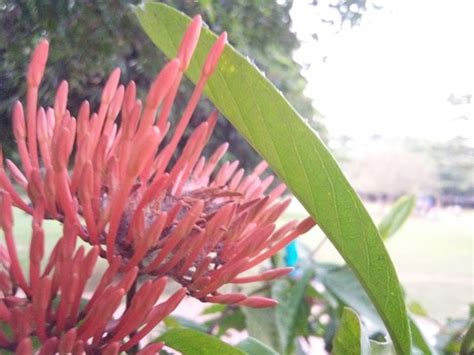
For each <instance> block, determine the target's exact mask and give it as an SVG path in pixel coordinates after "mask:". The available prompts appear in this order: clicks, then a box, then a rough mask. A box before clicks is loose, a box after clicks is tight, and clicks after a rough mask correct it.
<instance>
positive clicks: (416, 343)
mask: <svg viewBox="0 0 474 355" xmlns="http://www.w3.org/2000/svg"><path fill="white" fill-rule="evenodd" d="M410 329H411V337H412V341H413V353H414V354H416V353H419V354H423V355H431V354H434V353H435V350H434V349H433V348H432V347H431V346H430V344H429V343H428V340H426V338H425V336H424V334H423V332H422V331H421V329H420V327H418V324H417V323H416V321H415V319H414V318H413V316H411V315H410Z"/></svg>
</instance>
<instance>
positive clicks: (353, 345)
mask: <svg viewBox="0 0 474 355" xmlns="http://www.w3.org/2000/svg"><path fill="white" fill-rule="evenodd" d="M332 354H333V355H361V354H362V355H365V354H370V345H369V338H368V337H367V335H366V334H365V332H364V327H363V326H362V324H361V322H360V320H359V317H358V316H357V313H356V312H354V311H353V310H351V309H350V308H347V307H346V308H344V310H343V312H342V317H341V325H340V326H339V329H338V330H337V333H336V336H335V337H334V342H333V351H332Z"/></svg>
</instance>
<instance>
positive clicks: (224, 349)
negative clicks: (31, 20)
mask: <svg viewBox="0 0 474 355" xmlns="http://www.w3.org/2000/svg"><path fill="white" fill-rule="evenodd" d="M156 341H164V342H165V343H166V345H167V346H169V347H172V348H173V349H175V350H178V351H180V352H182V353H183V354H186V355H215V354H226V355H245V354H247V353H246V352H244V351H243V350H240V349H237V348H235V347H233V346H231V345H229V344H227V343H224V342H223V341H222V340H220V339H219V338H216V337H214V336H211V335H208V334H205V333H202V332H199V331H197V330H193V329H185V328H176V329H170V330H168V331H167V332H165V333H164V334H162V335H161V336H160V337H158V338H157V339H156Z"/></svg>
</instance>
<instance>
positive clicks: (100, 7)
mask: <svg viewBox="0 0 474 355" xmlns="http://www.w3.org/2000/svg"><path fill="white" fill-rule="evenodd" d="M162 2H164V3H167V4H169V5H171V6H173V7H175V8H177V9H180V10H181V11H183V12H185V13H187V14H188V15H191V16H192V15H195V14H197V13H201V14H203V16H204V20H205V22H206V23H208V24H209V26H210V27H211V29H212V30H214V31H216V32H222V31H224V30H226V31H228V32H230V33H232V36H231V39H230V40H231V43H232V44H233V45H234V46H235V47H236V48H238V49H239V50H240V51H241V52H243V53H244V54H246V55H248V56H249V58H252V59H251V60H255V62H256V63H257V64H258V66H259V67H260V68H261V69H262V70H264V71H265V72H266V74H267V76H268V77H269V78H270V79H271V80H272V81H273V82H274V83H275V84H276V85H277V87H278V88H279V89H280V90H281V91H282V92H283V93H284V94H285V95H286V97H287V98H288V99H289V100H290V102H292V103H293V104H294V105H295V107H296V108H297V109H298V111H299V112H301V113H302V114H303V116H305V117H306V118H308V119H310V120H311V119H312V118H313V116H314V114H315V111H314V108H313V106H312V103H311V101H310V99H308V98H307V97H305V96H304V95H303V90H304V88H305V85H306V81H305V79H304V78H303V77H302V75H301V74H300V67H299V65H298V64H297V63H296V62H295V61H294V60H293V58H292V56H291V53H292V52H293V51H294V50H295V49H296V48H297V47H298V46H299V42H298V40H297V38H296V35H295V34H294V33H293V32H292V31H291V18H290V15H289V11H290V8H291V6H292V1H285V2H283V3H282V2H279V3H277V2H276V1H267V0H264V1H262V0H260V1H253V0H238V1H213V0H200V1H187V0H186V1H182V0H165V1H162ZM137 3H139V1H137V0H119V1H115V0H114V1H112V0H99V1H94V2H91V1H68V0H58V1H53V2H51V1H42V0H32V1H15V0H7V1H4V2H2V6H1V7H0V26H1V31H0V82H1V86H0V127H1V128H2V129H1V130H0V132H1V133H0V141H1V142H2V144H3V145H4V149H5V150H6V152H7V155H10V154H13V153H12V152H10V147H11V146H12V144H11V143H12V136H11V135H10V132H11V128H10V112H11V107H12V105H13V103H14V101H15V100H17V99H18V98H22V96H23V95H24V93H25V84H24V74H25V71H26V62H27V58H28V56H29V53H30V52H31V50H32V48H33V47H34V45H35V44H36V43H37V41H38V39H39V38H41V37H47V38H48V39H49V40H50V42H51V44H52V47H51V53H50V58H49V63H48V71H47V73H46V75H45V80H44V82H43V84H42V90H41V93H40V97H41V98H42V103H41V104H42V105H44V106H49V105H52V103H53V102H54V98H53V97H51V96H52V94H51V93H53V92H54V91H55V88H56V87H57V86H58V85H59V83H60V82H61V80H63V79H67V80H68V81H69V84H70V88H69V89H70V91H69V102H70V104H71V107H72V112H71V113H72V114H73V115H76V114H77V110H78V108H79V105H80V103H81V102H82V100H85V99H87V100H89V101H90V102H91V104H92V107H93V108H94V107H97V103H98V101H99V99H100V88H101V87H102V86H103V84H104V82H105V80H106V78H107V76H108V74H109V73H110V72H111V70H112V69H113V68H114V67H117V66H118V67H120V68H121V70H122V73H123V74H122V75H123V76H122V78H123V80H125V81H128V80H132V79H133V80H135V81H136V82H137V86H138V88H140V89H142V90H145V89H147V88H148V87H149V86H150V83H151V81H152V80H153V78H154V75H155V73H156V72H157V71H158V69H159V68H161V66H162V64H163V62H164V58H163V56H162V54H161V53H159V51H157V50H156V48H155V47H154V45H153V44H152V43H151V41H150V40H149V39H148V38H147V37H146V35H145V34H144V33H143V31H142V30H141V28H140V26H139V25H138V23H137V21H136V18H135V17H134V16H133V15H132V14H131V11H130V5H136V4H137ZM181 90H182V92H181V94H182V95H181V100H180V101H178V102H177V104H176V105H175V107H174V117H176V116H179V113H180V112H182V111H183V109H184V104H185V102H186V101H187V97H188V96H189V95H190V91H191V85H189V84H188V85H185V86H184V88H183V89H181ZM48 93H49V94H48ZM211 110H212V106H211V105H210V104H207V105H201V108H200V110H198V112H196V116H198V117H195V119H194V122H196V123H197V122H200V121H202V118H203V117H202V116H207V115H208V114H209V112H210V111H211ZM314 127H315V128H322V127H321V126H320V125H317V124H314ZM223 141H229V142H230V143H231V144H230V145H231V147H232V148H231V153H230V154H231V155H234V156H236V157H238V158H239V159H240V160H241V161H242V164H243V166H244V167H247V168H250V167H252V166H254V165H255V163H256V161H257V160H258V158H257V156H256V155H255V153H254V152H253V149H252V148H251V147H250V146H249V145H248V144H247V143H246V142H245V141H244V140H243V139H242V138H241V137H240V135H239V134H238V133H237V132H236V131H235V129H234V128H233V127H232V126H231V125H230V124H229V123H228V122H227V121H226V120H219V124H218V127H217V128H216V130H215V135H214V137H213V141H211V144H210V145H209V149H210V150H212V149H214V148H215V147H216V146H217V145H218V144H220V143H222V142H223ZM229 158H232V157H229Z"/></svg>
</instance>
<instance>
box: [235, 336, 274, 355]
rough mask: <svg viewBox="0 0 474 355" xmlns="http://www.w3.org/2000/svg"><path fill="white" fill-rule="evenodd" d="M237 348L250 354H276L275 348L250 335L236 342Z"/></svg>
mask: <svg viewBox="0 0 474 355" xmlns="http://www.w3.org/2000/svg"><path fill="white" fill-rule="evenodd" d="M237 348H239V349H242V350H243V351H245V352H246V353H247V354H251V355H278V353H277V352H276V351H275V350H273V349H272V348H270V347H269V346H267V345H265V344H263V343H262V342H261V341H259V340H257V339H255V338H252V337H248V338H246V339H244V340H242V341H241V342H240V343H238V344H237Z"/></svg>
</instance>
